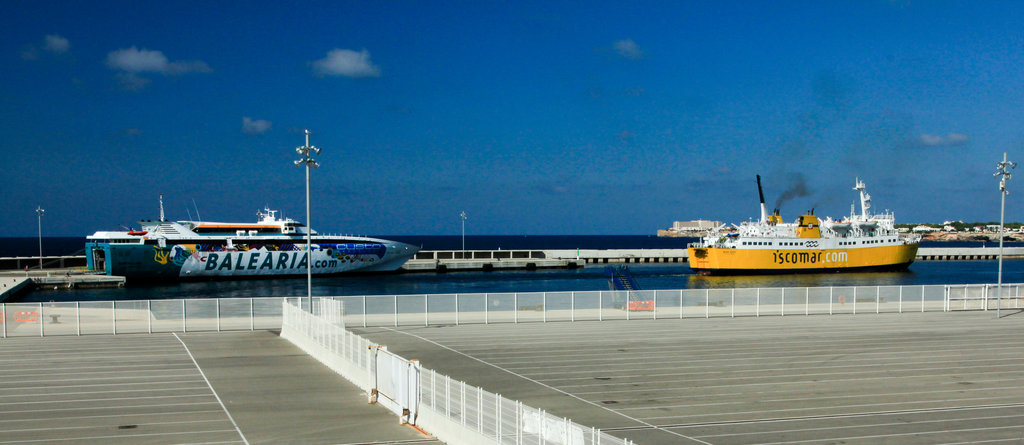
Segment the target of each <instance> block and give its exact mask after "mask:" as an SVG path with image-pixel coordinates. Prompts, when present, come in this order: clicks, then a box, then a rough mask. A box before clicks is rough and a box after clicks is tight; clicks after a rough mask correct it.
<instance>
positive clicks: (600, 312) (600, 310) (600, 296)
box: [597, 290, 604, 321]
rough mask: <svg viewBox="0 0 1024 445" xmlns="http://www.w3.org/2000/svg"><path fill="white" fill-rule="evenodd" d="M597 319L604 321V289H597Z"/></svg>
mask: <svg viewBox="0 0 1024 445" xmlns="http://www.w3.org/2000/svg"><path fill="white" fill-rule="evenodd" d="M597 321H604V291H603V290H599V291H597Z"/></svg>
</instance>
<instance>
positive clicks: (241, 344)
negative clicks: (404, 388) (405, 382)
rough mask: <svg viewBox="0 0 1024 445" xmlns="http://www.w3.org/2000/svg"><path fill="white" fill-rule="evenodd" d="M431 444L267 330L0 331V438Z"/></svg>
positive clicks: (0, 441) (23, 440) (31, 440)
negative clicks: (4, 334) (0, 335)
mask: <svg viewBox="0 0 1024 445" xmlns="http://www.w3.org/2000/svg"><path fill="white" fill-rule="evenodd" d="M69 442H72V443H76V444H149V443H153V444H168V443H194V444H198V443H207V444H209V443H218V444H230V443H240V444H246V443H252V444H256V443H265V444H279V443H301V444H356V443H360V444H366V443H439V442H437V441H436V440H434V439H432V438H430V437H427V436H425V435H423V434H421V433H419V432H417V431H415V430H413V429H412V428H409V427H404V426H400V425H399V424H398V419H397V417H396V416H395V415H392V414H390V413H389V412H388V411H387V410H386V409H384V408H382V407H380V406H374V405H368V404H367V403H366V395H365V394H363V393H362V392H361V391H360V390H359V389H358V388H356V387H355V386H354V385H352V384H350V383H349V382H348V381H346V380H344V379H342V378H341V377H340V376H338V375H337V374H335V373H333V372H332V371H330V370H328V369H327V368H326V367H324V366H323V365H321V364H320V363H319V362H317V361H315V360H313V359H312V358H310V357H309V356H307V355H306V354H305V353H303V352H302V351H301V350H299V349H298V348H296V347H295V346H294V345H292V344H291V343H289V342H288V341H286V340H283V339H281V338H280V337H278V336H277V334H275V333H273V332H269V331H256V332H233V333H226V332H225V333H188V334H180V333H179V334H152V335H147V334H129V335H117V336H113V335H92V336H82V337H45V338H38V337H36V338H32V337H19V338H7V339H3V340H0V444H8V443H18V444H25V443H31V444H45V443H69Z"/></svg>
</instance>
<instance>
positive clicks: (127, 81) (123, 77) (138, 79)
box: [117, 72, 152, 91]
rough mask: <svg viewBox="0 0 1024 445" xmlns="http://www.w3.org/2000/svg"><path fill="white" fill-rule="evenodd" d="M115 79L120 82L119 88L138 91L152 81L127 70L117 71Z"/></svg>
mask: <svg viewBox="0 0 1024 445" xmlns="http://www.w3.org/2000/svg"><path fill="white" fill-rule="evenodd" d="M117 81H118V83H120V84H121V88H122V89H124V90H127V91H139V90H141V89H143V88H145V87H146V85H149V83H150V82H152V81H151V80H150V79H149V78H147V77H142V76H140V75H138V74H135V73H129V72H123V73H117Z"/></svg>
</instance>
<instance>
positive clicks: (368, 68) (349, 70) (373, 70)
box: [313, 49, 380, 77]
mask: <svg viewBox="0 0 1024 445" xmlns="http://www.w3.org/2000/svg"><path fill="white" fill-rule="evenodd" d="M313 72H314V73H315V74H316V75H317V76H346V77H380V67H378V66H377V65H374V64H373V62H370V52H369V51H367V50H366V49H363V50H362V51H359V52H356V51H352V50H350V49H332V50H330V51H328V52H327V57H324V58H323V59H320V60H317V61H315V62H313Z"/></svg>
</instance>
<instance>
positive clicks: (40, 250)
mask: <svg viewBox="0 0 1024 445" xmlns="http://www.w3.org/2000/svg"><path fill="white" fill-rule="evenodd" d="M43 213H46V210H43V208H42V207H40V206H36V215H37V216H38V218H39V270H40V271H42V270H43Z"/></svg>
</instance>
